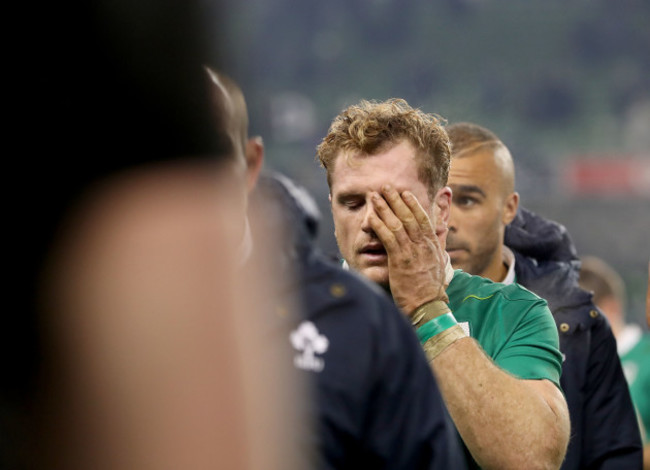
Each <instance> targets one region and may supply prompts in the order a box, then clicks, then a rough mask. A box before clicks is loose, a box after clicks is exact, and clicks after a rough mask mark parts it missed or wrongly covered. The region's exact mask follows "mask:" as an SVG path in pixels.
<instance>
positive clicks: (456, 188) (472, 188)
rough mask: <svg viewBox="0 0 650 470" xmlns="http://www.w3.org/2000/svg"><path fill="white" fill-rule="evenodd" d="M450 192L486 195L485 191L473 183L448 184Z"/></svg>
mask: <svg viewBox="0 0 650 470" xmlns="http://www.w3.org/2000/svg"><path fill="white" fill-rule="evenodd" d="M449 187H450V188H451V192H452V193H453V194H455V193H457V192H458V193H476V194H480V195H481V196H483V197H486V194H485V191H483V190H482V189H481V188H480V187H479V186H476V185H474V184H450V185H449Z"/></svg>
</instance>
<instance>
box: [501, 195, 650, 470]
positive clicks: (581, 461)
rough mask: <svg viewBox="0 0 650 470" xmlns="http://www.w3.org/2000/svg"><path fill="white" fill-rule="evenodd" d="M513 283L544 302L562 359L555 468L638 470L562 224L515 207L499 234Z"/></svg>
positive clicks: (607, 354) (629, 419)
mask: <svg viewBox="0 0 650 470" xmlns="http://www.w3.org/2000/svg"><path fill="white" fill-rule="evenodd" d="M505 244H506V246H508V247H509V248H510V249H511V250H512V251H513V252H514V255H515V260H516V261H515V276H516V281H517V282H518V283H519V284H521V285H523V286H524V287H526V288H528V289H529V290H531V291H533V292H534V293H536V294H537V295H539V296H540V297H542V298H544V299H546V300H547V301H548V305H549V308H550V309H551V312H552V313H553V317H554V318H555V323H556V324H557V327H558V332H559V335H560V350H561V351H562V353H563V355H564V363H563V365H562V376H561V378H560V383H561V385H562V389H563V390H564V394H565V397H566V400H567V403H568V405H569V413H570V416H571V440H570V442H569V449H568V451H567V455H566V458H565V460H564V463H563V465H562V469H566V470H573V469H592V468H593V469H596V468H597V469H640V468H641V467H642V458H643V457H642V447H641V437H640V434H639V427H638V424H637V419H636V415H635V412H634V406H633V404H632V400H631V398H630V393H629V391H628V387H627V382H626V380H625V377H624V376H623V370H622V368H621V363H620V360H619V357H618V354H617V351H616V340H615V339H614V335H613V334H612V331H611V329H610V327H609V323H608V322H607V319H606V318H605V317H604V315H603V314H602V313H601V312H600V311H599V310H598V309H597V308H596V306H595V305H594V303H593V301H592V294H591V293H589V292H587V291H585V290H583V289H581V288H580V287H579V285H578V277H579V272H580V261H579V259H578V256H577V254H576V249H575V247H574V245H573V242H572V241H571V237H570V236H569V233H568V232H567V230H566V228H565V227H563V226H562V225H560V224H558V223H556V222H553V221H550V220H546V219H544V218H542V217H540V216H539V215H537V214H535V213H533V212H531V211H528V210H526V209H523V208H520V209H519V211H518V213H517V216H516V217H515V219H514V220H513V222H512V223H511V224H510V225H509V226H508V227H506V233H505Z"/></svg>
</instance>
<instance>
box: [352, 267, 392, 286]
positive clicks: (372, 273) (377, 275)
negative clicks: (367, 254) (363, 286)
mask: <svg viewBox="0 0 650 470" xmlns="http://www.w3.org/2000/svg"><path fill="white" fill-rule="evenodd" d="M359 272H360V273H361V274H363V275H364V276H365V277H367V278H368V279H370V280H371V281H373V282H376V283H377V284H379V285H380V286H382V287H385V288H386V287H388V268H387V267H385V266H368V267H365V268H361V269H360V270H359Z"/></svg>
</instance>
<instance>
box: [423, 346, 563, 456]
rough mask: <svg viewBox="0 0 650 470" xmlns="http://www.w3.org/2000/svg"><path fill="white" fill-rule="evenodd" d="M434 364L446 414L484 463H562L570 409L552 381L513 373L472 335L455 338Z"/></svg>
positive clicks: (475, 454)
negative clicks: (504, 368) (491, 355)
mask: <svg viewBox="0 0 650 470" xmlns="http://www.w3.org/2000/svg"><path fill="white" fill-rule="evenodd" d="M432 367H433V371H434V373H435V375H436V378H437V379H438V383H439V386H440V389H441V391H442V395H443V398H444V399H445V402H446V404H447V408H448V409H449V413H450V414H451V417H452V418H453V420H454V423H455V424H456V427H457V428H458V431H459V433H460V435H461V436H462V438H463V440H464V441H465V444H466V445H467V447H468V449H469V450H470V452H471V453H472V455H473V456H474V459H475V460H476V461H477V462H478V464H479V465H480V466H481V467H482V468H484V469H491V468H495V469H510V468H512V469H521V468H527V469H532V468H542V469H547V468H549V469H550V468H559V467H560V465H561V463H562V460H563V459H564V455H565V452H566V447H567V443H568V439H569V428H570V425H569V414H568V409H567V406H566V402H565V400H564V397H562V394H561V393H560V392H559V390H557V388H556V387H555V386H554V385H553V384H552V383H551V382H549V381H529V380H521V379H517V378H515V377H513V376H511V375H510V374H508V373H507V372H505V371H503V370H502V369H500V368H498V367H497V366H496V365H495V364H494V363H493V362H492V360H491V359H490V358H489V357H488V356H487V355H486V354H485V353H484V352H483V350H482V349H481V347H480V346H479V345H478V343H477V342H476V341H475V340H474V339H472V338H463V339H460V340H457V341H455V342H454V343H453V344H451V345H450V346H449V347H447V348H446V349H445V350H444V351H442V352H441V353H440V354H439V355H438V356H437V357H436V358H435V359H434V360H433V361H432Z"/></svg>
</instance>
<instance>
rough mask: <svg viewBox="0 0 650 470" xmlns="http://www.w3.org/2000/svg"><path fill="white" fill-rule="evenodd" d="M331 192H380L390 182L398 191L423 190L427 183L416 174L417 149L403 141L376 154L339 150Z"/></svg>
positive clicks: (332, 174)
mask: <svg viewBox="0 0 650 470" xmlns="http://www.w3.org/2000/svg"><path fill="white" fill-rule="evenodd" d="M331 183H332V188H331V189H332V194H333V195H334V194H337V193H341V192H356V193H365V192H367V191H379V190H380V189H381V187H382V186H384V185H386V184H390V185H391V186H393V187H394V188H396V189H397V190H398V191H402V190H406V189H408V190H409V191H412V192H413V193H415V194H416V196H418V193H420V192H421V191H424V192H425V193H426V190H427V188H426V186H425V185H424V183H422V182H421V181H420V179H419V177H418V166H417V161H416V151H415V148H414V147H413V145H412V144H411V143H410V142H408V141H402V142H400V143H398V144H396V145H394V146H392V147H390V148H387V149H385V150H382V151H380V152H379V153H377V154H375V155H366V154H360V153H354V152H341V153H339V154H338V155H337V158H336V159H335V161H334V166H333V168H332V172H331Z"/></svg>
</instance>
